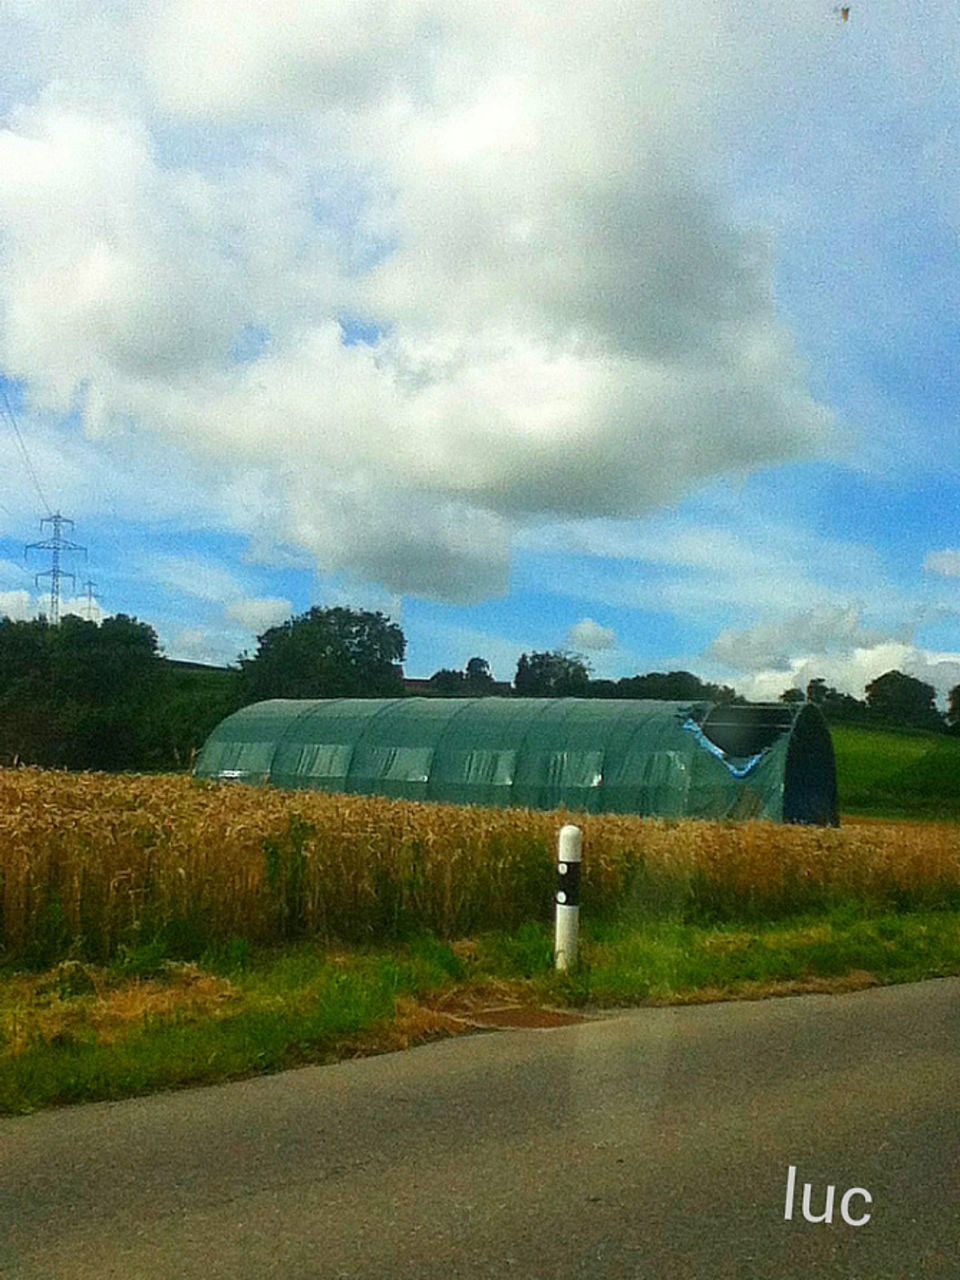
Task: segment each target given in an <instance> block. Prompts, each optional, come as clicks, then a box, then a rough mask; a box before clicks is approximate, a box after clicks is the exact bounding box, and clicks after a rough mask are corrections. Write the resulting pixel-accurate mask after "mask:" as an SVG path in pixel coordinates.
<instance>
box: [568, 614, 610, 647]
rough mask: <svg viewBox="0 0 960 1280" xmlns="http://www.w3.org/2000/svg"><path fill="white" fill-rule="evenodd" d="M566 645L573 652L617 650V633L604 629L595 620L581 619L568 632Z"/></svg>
mask: <svg viewBox="0 0 960 1280" xmlns="http://www.w3.org/2000/svg"><path fill="white" fill-rule="evenodd" d="M565 643H566V646H567V648H568V649H573V650H584V649H585V650H602V649H616V647H617V633H616V632H615V631H614V630H613V628H612V627H602V626H601V625H600V623H599V622H594V620H593V618H581V619H580V621H579V622H576V623H574V625H573V626H572V627H571V628H570V630H569V631H568V632H567V639H566V642H565Z"/></svg>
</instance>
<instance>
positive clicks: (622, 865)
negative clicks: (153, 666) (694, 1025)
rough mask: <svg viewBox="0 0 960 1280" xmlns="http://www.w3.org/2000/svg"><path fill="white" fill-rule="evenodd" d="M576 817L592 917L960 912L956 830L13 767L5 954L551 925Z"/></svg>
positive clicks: (4, 784)
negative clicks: (567, 836)
mask: <svg viewBox="0 0 960 1280" xmlns="http://www.w3.org/2000/svg"><path fill="white" fill-rule="evenodd" d="M569 820H573V821H576V822H577V823H578V824H579V825H580V826H581V827H582V828H583V832H584V890H583V900H584V904H585V907H586V908H587V909H590V910H593V911H607V910H610V909H614V908H616V907H617V906H618V905H621V904H623V903H624V902H625V901H627V900H629V901H631V902H633V903H634V904H638V903H639V904H641V905H642V903H643V902H645V901H647V902H649V903H651V904H653V905H654V906H656V905H657V904H658V903H659V904H663V905H667V906H670V907H673V908H676V907H677V906H680V907H681V908H683V909H688V910H689V911H691V912H692V913H694V914H697V913H701V914H702V913H703V912H707V913H710V914H713V915H715V916H716V915H721V916H722V915H726V916H729V917H735V916H737V915H738V914H743V913H744V912H747V913H753V914H758V915H763V914H767V915H778V914H783V913H785V912H787V911H790V910H803V909H807V908H810V907H815V906H819V905H822V904H823V903H824V902H828V901H830V900H836V899H839V898H843V897H849V896H854V897H857V898H861V899H864V900H867V901H869V902H875V903H878V904H887V905H891V904H892V905H901V906H902V905H918V904H929V905H943V904H952V905H956V904H957V903H958V902H960V826H956V825H949V824H927V825H919V824H889V825H879V824H878V825H862V826H853V827H849V828H841V829H839V830H833V829H822V828H804V827H784V826H777V825H774V824H771V823H760V822H743V823H718V822H701V821H683V822H674V821H665V820H662V819H642V818H639V817H632V816H623V817H620V816H602V817H591V816H587V815H582V814H581V815H578V814H566V813H563V812H540V811H532V810H518V809H482V808H467V807H455V806H448V805H427V804H416V803H412V802H408V801H401V800H389V799H384V798H380V797H371V796H344V795H330V794H324V793H320V792H306V791H305V792H279V791H274V790H270V789H253V788H247V787H242V786H234V785H227V786H219V787H218V786H210V785H204V784H196V783H194V782H192V781H191V780H190V779H189V778H185V777H174V776H170V777H146V776H132V777H130V776H123V777H117V776H108V775H97V774H67V773H57V772H44V771H40V770H31V769H17V770H0V947H2V952H0V954H2V955H4V956H7V957H19V956H29V955H31V954H42V956H43V958H45V959H51V958H58V957H59V956H61V955H66V954H76V955H83V956H85V957H88V958H91V959H98V958H100V959H105V958H109V957H111V956H113V955H114V954H116V951H117V949H118V947H120V946H127V947H133V946H136V945H137V944H138V943H140V942H145V941H148V940H150V939H155V938H158V937H162V938H163V939H165V940H166V942H167V944H169V946H170V947H171V948H172V949H173V950H174V951H175V950H176V949H177V948H179V949H180V950H182V951H184V952H189V951H191V950H192V951H196V949H197V947H198V946H199V945H201V944H212V943H216V942H218V941H226V940H228V939H230V938H232V937H244V938H247V939H249V940H250V941H252V942H269V941H274V940H278V939H281V938H283V937H288V936H293V935H295V934H301V933H302V934H312V935H317V936H321V937H325V938H343V939H348V940H363V939H370V940H376V939H381V938H384V937H389V936H396V935H397V934H398V933H400V932H403V931H404V930H411V929H426V930H431V931H433V932H435V933H437V934H439V935H440V936H442V937H446V938H456V937H465V936H467V935H469V934H470V933H471V932H473V931H477V930H482V929H491V928H513V927H515V926H516V925H517V924H519V923H521V922H522V921H523V920H525V919H530V918H547V917H548V914H549V911H550V910H551V904H552V884H553V881H552V867H553V862H554V856H555V852H554V851H555V841H556V833H557V831H558V830H559V827H560V826H561V825H562V823H563V822H565V821H569Z"/></svg>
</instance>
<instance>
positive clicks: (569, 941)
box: [553, 823, 583, 972]
mask: <svg viewBox="0 0 960 1280" xmlns="http://www.w3.org/2000/svg"><path fill="white" fill-rule="evenodd" d="M582 848H583V833H582V832H581V830H580V828H579V827H574V826H572V825H570V824H569V823H568V824H567V825H566V826H564V827H561V828H560V835H559V837H558V839H557V898H556V906H557V916H556V933H555V942H554V949H553V950H554V956H555V961H556V967H557V969H558V970H560V971H561V972H562V971H565V970H567V969H572V968H573V967H574V965H575V964H576V963H577V941H578V939H579V936H580V856H581V851H582Z"/></svg>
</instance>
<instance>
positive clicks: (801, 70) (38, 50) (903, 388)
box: [0, 0, 960, 699]
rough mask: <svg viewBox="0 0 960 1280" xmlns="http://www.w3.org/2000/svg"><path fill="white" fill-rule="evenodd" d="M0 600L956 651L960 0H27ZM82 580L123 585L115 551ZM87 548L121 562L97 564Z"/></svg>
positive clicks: (432, 656) (636, 643)
mask: <svg viewBox="0 0 960 1280" xmlns="http://www.w3.org/2000/svg"><path fill="white" fill-rule="evenodd" d="M0 39H2V40H3V42H4V46H5V48H6V51H7V56H6V60H5V68H4V73H3V76H2V77H0V389H2V391H3V397H2V398H0V613H6V614H7V615H8V616H11V617H18V618H19V617H31V616H36V614H37V613H38V612H39V611H48V610H49V597H48V595H47V594H45V593H46V590H47V587H46V584H47V583H48V582H49V579H43V578H41V579H40V580H39V582H38V581H37V579H36V575H37V574H42V573H43V571H44V570H46V569H49V568H50V566H51V560H50V552H49V551H44V550H42V549H39V548H33V549H30V550H25V548H27V546H28V544H30V543H36V542H40V541H43V540H45V539H49V537H50V534H51V531H52V526H51V525H50V523H49V522H48V523H47V524H46V525H41V521H42V519H43V518H44V517H49V516H51V515H54V514H57V513H59V514H62V515H63V516H64V517H66V518H68V519H70V520H72V521H73V522H74V523H73V525H72V526H66V525H65V526H64V529H63V534H64V537H66V538H68V539H69V540H70V541H72V542H74V543H76V544H77V545H78V546H82V547H83V548H85V552H81V551H73V552H69V553H65V554H64V557H63V564H64V568H65V569H67V570H69V571H70V572H71V573H73V574H74V575H75V578H72V579H70V578H68V579H65V581H64V583H63V597H64V598H63V602H62V605H61V609H62V611H64V612H65V611H67V610H73V611H76V612H79V613H81V615H82V616H87V615H88V613H89V614H90V616H94V617H99V616H104V615H105V614H108V613H126V614H130V615H133V616H136V617H138V618H140V619H142V620H143V621H146V622H149V623H150V624H151V625H152V626H154V627H155V629H156V631H157V633H158V635H159V638H160V641H161V644H162V646H163V649H164V652H166V653H167V654H168V656H170V657H174V658H182V659H191V660H196V661H204V662H213V663H228V662H232V661H235V660H236V659H237V657H238V655H239V654H240V653H241V652H250V653H252V652H254V651H255V649H256V644H257V636H258V635H259V634H261V633H262V632H263V631H265V630H266V629H267V628H269V627H271V626H273V625H276V624H277V623H279V622H282V621H283V620H284V619H285V618H287V617H289V616H291V614H296V613H301V612H303V611H304V610H306V609H308V608H310V607H311V606H313V605H319V606H321V607H327V606H331V605H338V604H339V605H350V606H353V607H357V608H364V609H377V610H381V611H383V612H384V613H387V614H389V616H390V617H392V618H393V619H394V620H396V621H398V622H400V624H401V625H402V627H403V631H404V634H405V636H406V640H407V656H406V663H405V666H406V670H407V673H408V674H409V675H415V676H428V675H430V674H431V673H432V672H433V671H436V670H437V669H439V668H441V667H453V668H462V667H463V666H464V665H465V663H466V661H467V660H468V659H469V658H470V657H472V656H482V657H485V658H486V659H487V660H488V661H489V662H490V665H491V668H492V671H493V674H494V675H495V677H497V678H498V679H501V680H510V679H512V677H513V674H514V671H515V669H516V661H517V657H518V656H519V654H520V653H521V652H522V651H527V652H529V651H531V650H535V649H536V650H545V649H564V650H568V651H572V652H577V653H580V654H582V655H583V656H584V657H585V658H586V659H587V661H588V662H589V664H590V666H591V668H592V670H593V671H594V673H595V674H596V675H597V676H598V677H606V678H618V677H620V676H629V675H633V674H636V673H637V672H645V671H653V670H660V671H664V670H676V669H686V670H692V671H695V672H696V673H697V674H699V675H700V676H701V677H703V678H705V679H710V680H716V681H720V682H724V683H728V684H732V685H734V686H735V687H736V688H737V689H738V690H739V691H740V692H741V693H743V694H745V695H746V696H748V697H753V698H759V699H764V698H776V697H778V696H779V694H780V693H781V692H782V691H783V690H784V689H786V688H790V687H798V686H799V687H804V686H805V684H806V683H807V681H808V680H810V679H812V678H815V677H819V678H823V679H826V681H827V683H828V684H831V685H834V686H835V687H837V688H838V689H841V690H843V691H845V692H848V693H852V694H854V695H855V696H862V695H863V690H864V686H865V684H866V683H867V682H868V681H870V680H872V679H874V678H876V677H877V676H878V675H880V674H882V673H883V672H885V671H888V670H891V669H899V670H901V671H905V672H907V673H908V674H910V675H914V676H917V677H919V678H921V679H924V680H927V681H929V682H930V683H931V684H933V685H934V687H935V688H936V689H937V691H938V694H939V695H940V696H941V698H942V697H943V696H944V695H945V694H946V692H947V691H948V690H949V689H950V688H951V687H953V686H954V685H955V684H957V683H960V527H958V518H960V431H958V429H957V424H956V421H955V409H956V405H957V402H958V399H960V361H958V360H957V354H958V351H960V318H958V313H957V309H956V298H957V296H958V294H960V255H958V253H957V235H958V230H960V185H958V182H957V174H958V172H960V123H958V122H960V102H958V98H960V28H958V25H957V22H956V10H955V7H954V6H953V5H948V4H947V3H946V2H945V0H944V2H941V0H917V3H914V4H912V5H904V4H903V3H902V0H898V2H896V3H895V2H894V0H863V2H862V3H856V0H854V3H852V4H851V5H850V9H849V19H848V20H847V21H843V20H842V19H841V16H840V13H839V11H838V10H836V9H835V8H834V6H833V5H832V4H831V3H829V2H823V0H791V3H790V4H769V5H753V6H748V5H744V4H743V3H742V2H741V0H735V2H734V0H671V3H670V4H669V5H668V4H657V3H652V2H650V0H591V3H590V4H583V3H579V2H577V0H572V2H566V0H552V2H549V3H548V2H546V0H509V2H506V0H270V2H269V3H267V2H266V0H233V2H232V3H231V4H230V5H223V4H221V3H219V0H87V2H85V3H84V2H81V0H32V2H31V4H30V5H29V6H28V5H23V4H20V3H11V2H10V0H0ZM87 582H93V583H95V584H96V586H95V588H89V589H85V588H84V585H83V584H84V583H87ZM91 592H95V602H93V601H92V599H91V595H90V593H91Z"/></svg>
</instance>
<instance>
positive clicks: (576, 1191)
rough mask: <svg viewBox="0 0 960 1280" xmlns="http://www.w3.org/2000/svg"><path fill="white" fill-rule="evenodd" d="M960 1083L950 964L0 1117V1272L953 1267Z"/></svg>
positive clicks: (298, 1274) (135, 1277)
mask: <svg viewBox="0 0 960 1280" xmlns="http://www.w3.org/2000/svg"><path fill="white" fill-rule="evenodd" d="M958 1094H960V981H957V980H954V979H949V980H942V981H935V982H929V983H923V984H918V985H913V986H906V987H896V988H887V989H883V990H872V991H864V992H858V993H853V994H848V995H841V996H832V997H831V996H804V997H799V998H793V999H782V1000H768V1001H761V1002H755V1003H744V1004H719V1005H701V1006H696V1007H686V1008H673V1009H639V1010H633V1011H630V1012H627V1013H624V1014H618V1015H616V1016H611V1017H604V1018H600V1019H597V1020H595V1021H590V1022H586V1023H583V1024H580V1025H577V1026H568V1027H561V1028H556V1029H551V1030H517V1031H497V1032H490V1033H485V1034H480V1035H475V1036H467V1037H462V1038H459V1039H452V1040H447V1041H443V1042H440V1043H435V1044H432V1045H426V1046H423V1047H421V1048H418V1049H414V1050H411V1051H408V1052H405V1053H397V1054H389V1055H384V1056H382V1057H377V1058H367V1059H363V1060H359V1061H353V1062H345V1063H340V1064H338V1065H336V1066H328V1067H317V1068H306V1069H302V1070H298V1071H292V1072H287V1073H285V1074H283V1075H278V1076H272V1077H265V1078H259V1079H255V1080H251V1081H246V1082H241V1083H237V1084H231V1085H226V1086H222V1087H215V1088H205V1089H195V1090H190V1091H186V1092H181V1093H171V1094H164V1095H161V1096H157V1097H152V1098H145V1099H136V1100H133V1101H129V1102H124V1103H110V1104H96V1105H92V1106H85V1107H77V1108H72V1109H65V1110H60V1111H53V1112H46V1113H44V1114H40V1115H35V1116H27V1117H23V1118H18V1119H9V1120H3V1121H0V1276H2V1277H3V1280H34V1278H36V1280H41V1278H42V1280H108V1278H111V1277H115V1278H116V1280H167V1278H168V1277H169V1278H170V1280H173V1278H176V1280H192V1278H193V1277H197V1278H202V1280H218V1278H219V1277H224V1280H226V1278H229V1280H247V1278H250V1280H263V1278H264V1277H283V1280H317V1278H324V1280H325V1278H326V1277H330V1278H331V1280H334V1278H337V1277H350V1278H351V1280H353V1278H357V1280H360V1278H364V1280H366V1278H369V1280H374V1278H376V1280H393V1278H394V1277H396V1278H397V1280H408V1278H409V1280H413V1278H414V1277H416V1278H417V1280H420V1278H422V1277H427V1278H434V1277H435V1278H436V1280H441V1278H442V1280H450V1278H451V1277H469V1278H471V1280H472V1278H474V1277H488V1276H495V1277H505V1276H506V1277H523V1278H525V1280H526V1278H534V1277H536V1278H537V1280H540V1278H542V1280H553V1278H557V1280H565V1278H566V1277H574V1276H578V1277H579V1276H583V1277H591V1278H594V1280H603V1278H606V1277H610V1278H611V1280H612V1278H614V1277H615V1278H616V1280H624V1278H627V1277H650V1278H651V1280H654V1278H656V1280H671V1278H673V1277H696V1278H697V1280H701V1278H702V1280H723V1278H724V1277H730V1278H731V1280H733V1278H736V1280H749V1278H751V1277H758V1278H759V1277H764V1278H765V1280H768V1278H771V1277H773V1278H777V1280H779V1278H781V1277H783V1278H787V1280H792V1278H794V1277H796V1278H797V1280H800V1277H803V1280H809V1278H810V1277H814V1276H816V1277H817V1278H818V1280H820V1278H821V1277H828V1278H829V1277H862V1278H863V1280H887V1278H889V1280H908V1278H909V1280H925V1278H927V1277H942V1278H943V1280H946V1278H947V1277H950V1280H955V1278H956V1277H957V1276H958V1275H960V1108H958ZM791 1166H792V1167H793V1168H794V1169H795V1171H796V1172H795V1175H794V1177H795V1183H796V1189H795V1196H794V1207H793V1214H792V1219H791V1220H790V1221H787V1220H786V1219H785V1210H786V1186H787V1176H788V1170H789V1168H790V1167H791ZM804 1184H809V1185H810V1191H809V1193H808V1209H809V1214H810V1216H819V1215H820V1214H822V1212H823V1211H824V1209H825V1207H826V1201H827V1194H828V1193H827V1187H828V1185H831V1186H833V1187H834V1188H835V1193H834V1197H835V1199H834V1220H833V1221H832V1222H831V1223H823V1222H810V1221H807V1220H806V1218H805V1217H804V1214H803V1211H802V1210H803V1206H802V1191H803V1187H804ZM853 1188H861V1189H862V1190H863V1191H865V1192H867V1193H868V1194H869V1196H870V1202H869V1204H868V1203H867V1200H866V1198H865V1197H863V1196H859V1198H858V1197H856V1196H855V1197H853V1198H852V1199H849V1200H848V1202H847V1205H848V1216H849V1217H851V1218H852V1219H859V1218H861V1217H863V1216H864V1215H865V1214H866V1213H869V1215H870V1216H869V1221H866V1222H864V1223H863V1224H862V1225H860V1226H851V1225H848V1224H847V1223H846V1222H845V1221H843V1219H842V1217H841V1215H840V1204H841V1198H842V1197H843V1195H844V1194H845V1193H846V1192H847V1191H849V1190H851V1189H853Z"/></svg>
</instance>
